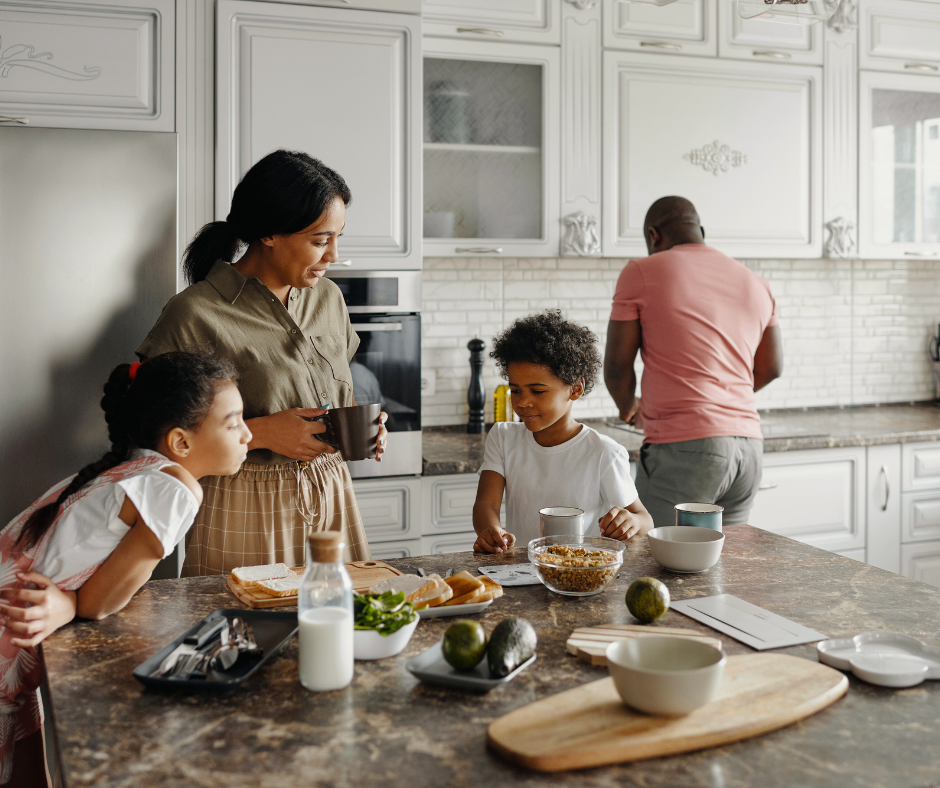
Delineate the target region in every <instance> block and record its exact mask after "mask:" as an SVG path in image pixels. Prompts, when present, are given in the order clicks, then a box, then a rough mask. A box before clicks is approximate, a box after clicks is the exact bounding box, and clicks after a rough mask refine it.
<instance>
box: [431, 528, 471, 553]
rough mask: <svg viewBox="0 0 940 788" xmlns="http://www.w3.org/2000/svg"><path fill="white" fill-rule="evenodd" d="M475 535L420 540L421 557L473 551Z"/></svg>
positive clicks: (454, 535)
mask: <svg viewBox="0 0 940 788" xmlns="http://www.w3.org/2000/svg"><path fill="white" fill-rule="evenodd" d="M475 541H476V535H475V534H473V533H469V534H468V533H462V534H447V535H446V536H445V535H442V536H425V537H423V538H422V539H421V555H441V554H442V553H466V552H468V551H470V550H472V549H473V543H474V542H475Z"/></svg>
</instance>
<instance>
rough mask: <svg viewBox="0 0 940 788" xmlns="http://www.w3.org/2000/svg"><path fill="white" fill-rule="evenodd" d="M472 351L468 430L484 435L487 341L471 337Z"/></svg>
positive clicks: (468, 344)
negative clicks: (485, 353)
mask: <svg viewBox="0 0 940 788" xmlns="http://www.w3.org/2000/svg"><path fill="white" fill-rule="evenodd" d="M467 349H468V350H469V351H470V388H468V389H467V404H468V405H469V406H470V418H469V419H468V420H467V432H468V433H469V434H470V435H482V434H483V433H484V432H486V423H485V421H484V418H483V404H484V400H485V398H486V394H485V392H484V391H483V351H484V350H485V349H486V342H484V341H483V340H482V339H476V338H474V339H471V340H470V341H469V342H468V343H467Z"/></svg>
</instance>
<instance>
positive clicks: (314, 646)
mask: <svg viewBox="0 0 940 788" xmlns="http://www.w3.org/2000/svg"><path fill="white" fill-rule="evenodd" d="M343 546H344V545H343V542H342V537H341V535H340V534H338V533H331V532H327V533H315V534H310V536H309V537H308V538H307V571H305V572H304V576H303V579H302V580H301V581H300V591H299V593H298V595H297V617H298V621H299V625H300V683H301V684H303V685H304V686H305V687H306V688H307V689H308V690H315V691H323V690H335V689H342V688H343V687H345V686H346V685H347V684H349V682H350V681H352V678H353V593H352V581H351V580H350V579H349V573H348V572H347V571H346V567H345V566H344V565H343Z"/></svg>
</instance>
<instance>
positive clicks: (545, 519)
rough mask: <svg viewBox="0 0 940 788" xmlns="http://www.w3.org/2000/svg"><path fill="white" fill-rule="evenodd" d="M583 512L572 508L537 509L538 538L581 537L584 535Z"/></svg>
mask: <svg viewBox="0 0 940 788" xmlns="http://www.w3.org/2000/svg"><path fill="white" fill-rule="evenodd" d="M584 529H585V523H584V510H583V509H575V508H574V507H572V506H548V507H546V508H545V509H539V535H540V536H581V535H582V534H583V533H584Z"/></svg>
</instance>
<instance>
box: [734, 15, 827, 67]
mask: <svg viewBox="0 0 940 788" xmlns="http://www.w3.org/2000/svg"><path fill="white" fill-rule="evenodd" d="M823 29H824V26H823V25H786V24H780V23H779V22H772V21H769V20H767V19H761V18H756V19H743V18H742V17H741V16H740V15H739V14H738V11H737V3H736V2H719V3H718V31H719V38H718V55H719V57H723V58H736V59H740V60H748V61H751V62H761V61H763V62H767V61H776V62H781V63H808V64H810V65H817V66H821V65H822V63H823V46H822V43H823Z"/></svg>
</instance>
